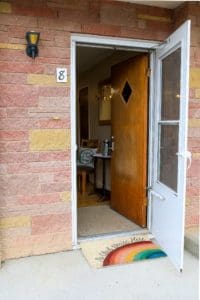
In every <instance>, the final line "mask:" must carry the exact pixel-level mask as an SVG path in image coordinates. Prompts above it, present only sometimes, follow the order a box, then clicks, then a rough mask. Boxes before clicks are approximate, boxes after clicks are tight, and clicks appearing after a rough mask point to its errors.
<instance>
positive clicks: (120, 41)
mask: <svg viewBox="0 0 200 300" xmlns="http://www.w3.org/2000/svg"><path fill="white" fill-rule="evenodd" d="M80 44H82V45H83V44H84V45H86V46H87V47H90V46H91V47H92V46H94V45H96V46H98V47H100V48H104V47H107V48H109V47H110V48H113V47H115V48H116V49H120V50H123V49H124V50H127V49H128V50H129V51H130V50H133V51H137V52H149V54H150V69H151V70H152V76H150V82H149V124H148V125H149V130H148V134H149V141H148V149H149V151H148V174H147V176H148V186H151V178H152V164H151V162H152V138H153V134H152V127H153V125H152V119H153V112H154V111H153V91H154V61H155V51H154V50H155V49H156V48H157V47H158V46H159V45H160V44H161V43H160V42H156V41H145V40H134V39H124V38H113V37H109V36H107V37H105V36H94V35H86V34H72V35H71V94H70V96H71V97H70V98H71V182H72V185H71V201H72V203H71V205H72V246H73V249H76V248H77V247H78V235H77V171H76V151H77V141H76V109H77V107H76V97H77V95H76V47H77V46H78V45H80ZM150 212H151V207H150V203H149V205H148V211H147V228H148V229H150V225H151V214H150Z"/></svg>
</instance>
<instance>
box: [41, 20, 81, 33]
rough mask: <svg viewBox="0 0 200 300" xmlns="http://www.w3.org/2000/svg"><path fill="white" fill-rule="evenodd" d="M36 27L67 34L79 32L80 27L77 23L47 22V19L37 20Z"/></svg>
mask: <svg viewBox="0 0 200 300" xmlns="http://www.w3.org/2000/svg"><path fill="white" fill-rule="evenodd" d="M38 26H39V27H42V28H47V29H55V30H61V31H67V32H70V31H72V32H80V31H81V25H80V24H79V23H78V22H70V21H69V22H68V21H67V20H64V21H63V20H61V19H52V20H51V22H49V18H40V17H39V18H38Z"/></svg>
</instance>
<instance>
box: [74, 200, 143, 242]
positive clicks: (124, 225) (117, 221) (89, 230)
mask: <svg viewBox="0 0 200 300" xmlns="http://www.w3.org/2000/svg"><path fill="white" fill-rule="evenodd" d="M139 229H141V227H139V226H138V225H136V224H135V223H133V222H131V221H129V220H128V219H126V218H125V217H123V216H122V215H120V214H118V213H117V212H116V211H114V210H113V209H111V208H110V206H109V205H108V204H104V205H98V206H87V207H79V208H78V236H79V237H85V236H92V235H98V234H106V233H115V232H123V231H134V230H139Z"/></svg>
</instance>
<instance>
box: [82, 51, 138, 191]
mask: <svg viewBox="0 0 200 300" xmlns="http://www.w3.org/2000/svg"><path fill="white" fill-rule="evenodd" d="M135 55H136V53H135V52H129V51H123V52H122V51H117V50H116V51H115V52H113V54H111V56H109V57H108V58H106V59H104V60H103V61H101V62H100V63H98V64H97V65H95V66H94V67H93V68H92V69H90V70H88V71H87V72H85V73H82V74H81V75H80V76H79V80H78V88H79V91H80V90H81V89H82V88H84V87H88V103H89V137H90V138H91V139H99V140H100V142H103V140H104V139H106V138H107V139H109V138H110V137H111V125H99V120H98V83H99V82H100V81H102V80H105V79H108V78H109V77H110V76H111V67H112V66H113V65H115V64H117V63H120V62H122V61H125V60H127V59H128V58H130V57H133V56H135ZM106 172H107V173H106V179H107V180H106V188H107V189H108V190H110V189H111V184H110V163H109V162H108V163H107V170H106ZM101 174H102V165H101V161H99V162H98V170H97V187H101V183H102V180H101V177H102V175H101Z"/></svg>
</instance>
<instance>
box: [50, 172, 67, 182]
mask: <svg viewBox="0 0 200 300" xmlns="http://www.w3.org/2000/svg"><path fill="white" fill-rule="evenodd" d="M69 179H70V170H69V171H68V172H59V173H55V174H54V181H55V182H63V181H69Z"/></svg>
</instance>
